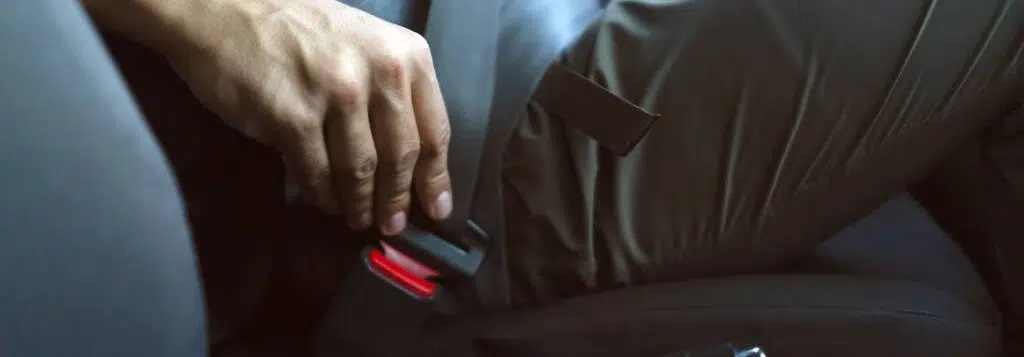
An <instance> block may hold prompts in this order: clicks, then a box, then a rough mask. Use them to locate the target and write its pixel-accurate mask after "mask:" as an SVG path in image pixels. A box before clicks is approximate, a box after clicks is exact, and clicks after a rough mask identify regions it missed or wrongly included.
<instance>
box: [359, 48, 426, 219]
mask: <svg viewBox="0 0 1024 357" xmlns="http://www.w3.org/2000/svg"><path fill="white" fill-rule="evenodd" d="M396 68H402V67H393V68H390V69H388V71H389V72H385V73H382V74H381V75H380V76H378V77H377V79H376V80H377V82H378V88H379V89H378V93H376V95H375V96H374V100H373V103H372V107H371V115H372V120H371V126H372V128H373V137H374V141H375V142H376V143H377V155H378V157H379V160H380V161H379V164H378V165H377V176H376V190H375V191H376V192H375V193H374V196H375V198H376V201H375V202H374V211H375V215H376V217H377V224H378V225H379V226H380V231H381V233H382V234H384V235H395V234H398V233H399V232H401V230H402V229H404V228H405V225H406V222H407V220H408V213H407V210H408V209H409V203H410V202H411V201H412V200H411V193H410V186H411V185H412V176H413V170H414V169H415V168H416V161H417V159H418V157H419V152H420V148H419V145H420V143H419V133H418V130H417V128H416V117H415V113H414V111H413V108H412V103H411V99H410V93H409V92H410V87H409V81H408V79H407V75H406V74H405V73H400V72H393V71H395V70H396Z"/></svg>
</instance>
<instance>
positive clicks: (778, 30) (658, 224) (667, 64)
mask: <svg viewBox="0 0 1024 357" xmlns="http://www.w3.org/2000/svg"><path fill="white" fill-rule="evenodd" d="M1022 18H1024V4H1022V3H1021V2H1018V1H995V0H983V1H978V0H953V1H945V2H935V1H926V0H900V1H891V0H869V1H847V0H829V1H795V0H774V1H772V0H765V1H728V0H697V1H692V0H691V1H683V0H679V1H657V2H655V1H617V2H613V3H612V4H611V5H610V6H609V8H608V10H607V13H606V14H605V16H604V17H603V19H602V20H601V21H600V22H599V23H598V24H596V25H595V26H594V28H592V29H591V31H590V33H588V35H587V36H586V37H585V38H584V39H583V40H581V41H580V42H579V43H578V44H577V45H575V47H574V48H573V49H571V50H570V51H569V53H568V54H567V56H566V58H565V60H564V64H565V65H567V66H569V67H571V68H573V69H574V70H576V71H579V72H581V73H583V74H585V75H586V76H588V77H589V78H591V79H592V80H594V81H596V82H598V83H599V84H601V85H604V86H605V87H607V88H608V89H610V90H611V91H613V92H615V93H617V94H619V95H621V96H623V97H625V98H626V99H629V100H631V101H633V102H635V103H637V104H639V105H641V106H643V107H645V108H647V109H649V110H651V111H654V112H658V113H661V114H662V118H661V119H660V120H659V122H658V123H657V124H656V125H655V127H654V128H652V130H651V132H650V133H649V135H648V136H647V138H646V139H645V140H644V141H643V142H641V143H640V144H639V145H638V147H637V149H636V150H635V151H634V152H633V153H632V154H630V155H629V156H627V157H622V158H620V157H615V156H614V155H612V154H610V153H608V152H606V151H603V150H601V149H600V148H599V147H598V146H597V145H596V144H595V143H594V142H593V141H591V140H589V139H588V138H586V137H584V136H582V135H581V134H579V133H576V132H574V131H572V130H571V129H566V128H564V127H562V126H561V124H559V122H558V121H555V120H554V119H553V118H551V116H550V115H549V113H548V112H547V111H546V110H545V108H543V107H541V106H539V105H537V104H532V105H531V106H530V108H528V112H527V114H526V115H525V116H524V118H522V122H521V123H520V124H519V125H518V128H517V129H516V131H515V132H514V133H513V135H512V138H511V140H510V142H509V148H508V150H507V151H506V153H507V154H506V157H505V159H504V162H505V166H504V177H505V184H504V185H505V197H506V216H507V220H508V227H509V228H508V235H507V236H508V241H509V243H508V247H507V249H508V260H509V264H510V265H511V266H510V271H511V273H510V274H511V282H512V286H513V291H514V293H515V295H516V296H515V299H516V300H518V301H529V300H542V299H548V298H553V297H558V296H563V295H570V294H578V293H580V292H584V291H589V290H595V289H604V288H609V287H615V286H621V285H629V284H635V283H641V282H651V281H658V280H666V279H678V278H685V277H690V276H703V275H715V274H731V273H738V272H746V271H753V270H758V269H765V268H769V267H771V266H773V265H774V264H777V263H780V262H782V261H785V260H786V259H788V258H789V257H791V256H793V255H795V254H800V253H803V252H806V251H807V250H808V249H810V248H811V247H813V246H814V245H815V244H817V243H819V242H820V241H821V240H822V239H823V238H825V237H827V236H828V235H829V234H830V233H831V232H833V231H835V230H837V229H839V228H841V227H842V226H844V225H845V224H847V223H850V222H852V221H853V220H855V219H856V218H858V217H859V216H860V215H862V214H865V213H866V212H868V211H869V210H870V209H872V208H874V207H875V206H877V205H878V204H880V203H882V202H883V201H884V200H885V199H886V198H888V197H889V196H891V195H892V194H894V193H896V192H898V191H900V190H902V189H903V188H904V187H905V186H906V185H907V184H909V183H910V182H912V181H913V180H915V179H916V178H919V177H920V176H922V175H923V174H924V173H926V172H927V171H928V170H929V168H930V167H932V166H934V165H935V164H936V163H937V162H938V161H939V160H940V159H941V158H942V157H944V156H945V155H946V154H947V153H948V152H949V151H950V149H951V148H953V147H956V146H957V145H959V144H961V143H964V142H966V141H968V140H969V139H971V138H972V137H976V136H977V135H979V133H980V131H981V130H982V128H984V127H986V126H987V125H989V124H990V123H991V122H992V121H994V120H995V118H997V117H998V109H999V108H1000V107H1001V106H1004V105H1005V104H1006V103H1008V102H1010V101H1011V100H1012V99H1011V98H1010V94H1009V93H1010V91H1011V89H1010V87H1011V85H1012V83H1014V82H1015V81H1017V80H1018V79H1019V78H1017V79H1015V77H1016V76H1018V74H1016V73H1015V71H1017V69H1016V68H1017V67H1016V66H1014V63H1015V62H1016V61H1019V56H1020V54H1019V51H1020V47H1021V38H1020V32H1021V28H1022V25H1021V24H1022ZM592 120H615V118H593V119H592Z"/></svg>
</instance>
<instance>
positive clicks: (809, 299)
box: [432, 197, 1001, 357]
mask: <svg viewBox="0 0 1024 357" xmlns="http://www.w3.org/2000/svg"><path fill="white" fill-rule="evenodd" d="M991 306H992V303H991V301H990V299H989V298H988V297H987V294H986V293H985V289H984V288H983V286H982V285H981V283H980V281H979V278H978V277H977V274H975V273H974V271H973V269H972V268H971V265H970V264H969V263H968V261H967V259H966V258H965V257H964V256H963V255H962V254H961V253H960V252H959V251H958V250H957V248H956V245H955V244H954V243H953V242H952V241H951V240H950V239H949V238H948V237H946V236H945V235H944V234H942V231H941V230H939V229H938V228H937V227H935V225H934V224H933V223H932V222H931V221H930V219H928V216H927V215H925V214H924V213H923V212H922V211H921V210H920V209H919V208H918V207H917V206H916V204H914V203H913V202H912V201H910V200H909V199H907V198H906V197H899V198H897V199H895V200H894V201H892V202H889V203H887V204H886V205H885V206H883V207H881V208H880V209H879V210H878V211H876V212H875V213H873V214H872V215H871V216H869V217H867V218H865V219H864V220H862V221H861V222H859V223H857V224H855V225H853V226H851V227H850V228H849V229H847V230H845V231H843V232H842V233H840V234H838V235H837V236H836V237H835V238H834V239H833V240H831V241H829V242H828V243H826V244H824V245H823V246H822V248H821V250H820V251H818V252H817V253H816V254H815V256H814V257H813V258H811V259H809V260H807V261H805V262H801V263H800V264H798V265H797V266H796V267H794V268H793V269H792V270H790V271H787V272H784V273H779V274H768V275H751V276H738V277H730V278H710V279H697V280H691V281H685V282H677V283H668V284H658V285H652V286H643V287H635V288H630V289H624V290H619V291H611V292H605V293H600V294H592V295H589V296H583V297H579V298H575V299H568V300H564V301H561V302H558V303H554V304H547V305H544V306H542V307H536V308H528V309H517V310H509V311H501V312H491V313H485V314H480V315H476V316H469V317H460V318H456V319H451V320H450V321H443V322H441V323H439V325H438V326H437V327H438V328H437V329H434V331H438V332H437V333H438V335H437V336H435V337H434V338H433V339H432V342H434V343H436V346H433V347H434V348H435V350H439V351H443V353H440V354H438V355H455V356H471V355H486V356H498V357H500V356H529V357H545V356H566V355H573V356H575V355H580V356H583V355H585V356H609V357H610V356H638V357H643V356H650V357H659V356H663V355H667V354H669V353H671V352H673V351H677V350H680V349H684V348H690V347H699V346H706V345H711V344H717V343H722V342H734V343H739V344H760V345H762V346H764V347H765V348H766V349H767V351H768V353H769V354H770V355H779V356H787V357H801V356H822V355H828V356H833V357H835V356H850V357H854V356H857V357H859V356H872V355H884V356H950V357H954V356H999V355H1000V353H1001V351H1000V344H1001V341H1000V331H999V322H998V318H997V314H995V313H994V309H993V308H992V307H991ZM467 342H471V343H467Z"/></svg>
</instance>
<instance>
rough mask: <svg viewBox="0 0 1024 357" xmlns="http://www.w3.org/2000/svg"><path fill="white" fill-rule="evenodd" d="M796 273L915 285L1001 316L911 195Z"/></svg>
mask: <svg viewBox="0 0 1024 357" xmlns="http://www.w3.org/2000/svg"><path fill="white" fill-rule="evenodd" d="M793 271H794V272H802V273H832V274H845V275H852V276H858V277H866V278H878V279H890V280H901V281H914V282H919V283H923V284H926V285H928V286H931V287H933V288H935V289H938V290H941V291H943V292H945V293H948V294H952V295H956V296H957V297H959V298H961V299H963V300H965V301H966V302H969V303H971V304H973V305H974V306H975V307H976V308H978V309H979V310H980V311H982V312H984V313H986V314H988V315H989V317H990V318H991V319H993V320H992V321H993V322H995V321H998V316H999V313H998V310H997V309H996V307H995V304H994V302H993V300H992V297H991V296H990V295H989V293H988V291H987V289H986V288H985V285H984V283H982V281H981V277H980V276H979V274H978V273H977V271H976V270H975V268H974V266H973V265H972V264H971V262H970V261H969V260H968V259H967V256H966V255H965V254H964V253H963V251H962V250H961V249H960V247H959V246H958V245H957V244H956V243H955V242H954V241H953V240H952V239H951V238H950V237H949V236H948V235H947V234H946V233H945V232H944V231H943V230H942V229H941V228H939V226H938V225H937V224H936V223H935V222H934V221H933V220H932V219H931V217H930V216H928V214H927V213H926V212H925V211H924V210H923V209H922V208H921V207H920V206H919V205H918V204H917V202H915V201H914V200H913V199H911V198H910V197H909V196H907V195H900V196H897V197H896V198H894V199H892V200H890V201H889V202H887V203H886V204H884V205H882V206H881V207H879V208H878V209H877V210H875V211H874V212H873V213H872V214H871V215H868V216H867V217H864V218H863V219H861V220H860V221H858V222H857V223H855V224H853V225H851V226H849V227H848V228H846V229H845V230H843V231H841V232H839V233H838V234H836V236H835V237H834V238H832V239H830V240H829V241H827V242H825V243H824V244H822V245H821V247H820V248H819V249H818V251H817V252H816V253H815V254H814V256H812V257H810V258H809V259H807V260H806V261H803V262H800V263H798V264H797V265H796V266H795V267H794V269H793Z"/></svg>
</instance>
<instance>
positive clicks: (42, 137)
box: [0, 0, 206, 357]
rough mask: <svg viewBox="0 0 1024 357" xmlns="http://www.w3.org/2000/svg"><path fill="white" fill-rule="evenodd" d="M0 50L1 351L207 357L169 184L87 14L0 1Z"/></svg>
mask: <svg viewBox="0 0 1024 357" xmlns="http://www.w3.org/2000/svg"><path fill="white" fill-rule="evenodd" d="M0 53H3V55H2V56H0V356H26V357H50V356H52V357H67V356H80V357H139V356H147V357H201V356H205V355H206V338H205V337H206V336H205V331H204V312H203V303H202V298H201V294H200V288H199V280H198V278H197V274H196V269H195V268H196V267H195V261H194V258H193V254H192V247H191V242H190V240H189V233H188V226H187V224H186V221H185V216H184V213H183V209H182V207H181V203H180V200H179V197H178V192H177V189H176V188H175V183H174V180H173V179H172V177H171V173H170V171H169V169H168V167H167V166H166V164H165V162H164V157H163V156H162V154H161V153H160V150H159V149H158V147H157V144H156V142H155V141H154V140H153V138H152V137H151V135H150V133H149V131H148V129H147V128H146V126H145V125H144V124H143V121H142V119H141V116H140V115H139V112H138V110H137V109H136V107H135V105H134V103H132V100H131V97H130V95H129V93H128V91H127V90H126V89H125V88H124V85H123V83H122V81H121V79H120V78H119V77H118V75H117V72H116V71H115V68H114V65H113V63H112V61H111V59H110V58H109V57H108V55H107V54H106V53H105V51H104V48H103V45H102V43H101V42H100V40H99V38H98V36H97V34H96V33H95V31H94V30H93V29H92V28H91V26H90V24H89V20H88V19H87V17H86V15H85V13H84V12H83V11H82V9H80V6H79V5H78V3H77V2H76V1H74V0H33V1H16V2H10V3H7V4H5V5H4V11H0Z"/></svg>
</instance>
